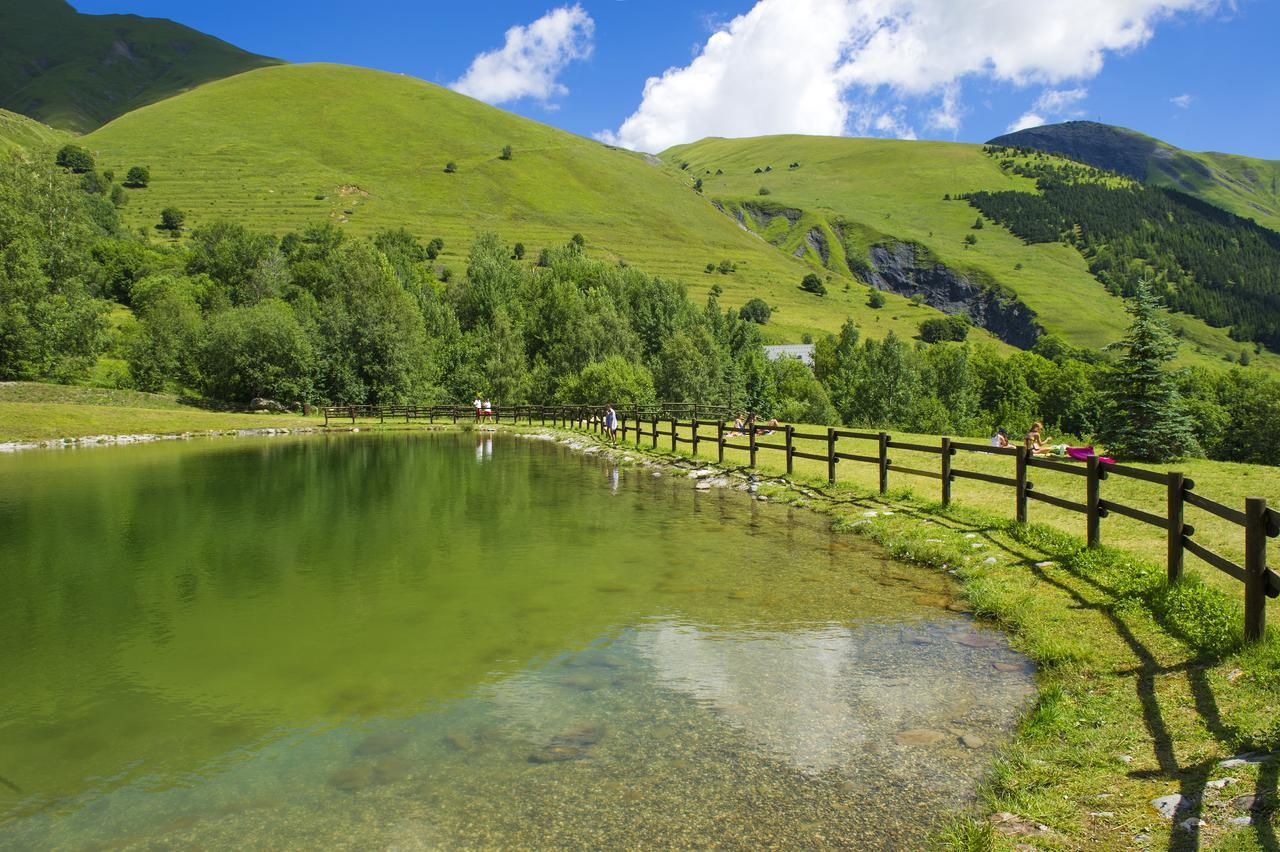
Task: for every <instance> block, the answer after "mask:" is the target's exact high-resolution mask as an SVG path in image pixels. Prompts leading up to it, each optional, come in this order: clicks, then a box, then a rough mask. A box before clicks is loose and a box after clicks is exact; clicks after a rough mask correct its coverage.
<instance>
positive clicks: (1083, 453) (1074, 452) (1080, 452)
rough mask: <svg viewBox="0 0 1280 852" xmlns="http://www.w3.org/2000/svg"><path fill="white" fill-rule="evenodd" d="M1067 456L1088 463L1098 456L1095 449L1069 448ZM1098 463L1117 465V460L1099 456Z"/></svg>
mask: <svg viewBox="0 0 1280 852" xmlns="http://www.w3.org/2000/svg"><path fill="white" fill-rule="evenodd" d="M1067 455H1068V456H1070V457H1071V458H1073V459H1075V460H1076V461H1088V460H1089V458H1090V457H1091V456H1095V455H1098V454H1097V453H1095V452H1094V451H1093V447H1067ZM1098 461H1100V462H1102V463H1103V464H1115V463H1116V460H1115V459H1113V458H1108V457H1107V456H1098Z"/></svg>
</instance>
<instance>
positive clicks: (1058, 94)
mask: <svg viewBox="0 0 1280 852" xmlns="http://www.w3.org/2000/svg"><path fill="white" fill-rule="evenodd" d="M1088 96H1089V90H1088V89H1086V88H1084V87H1083V86H1082V87H1079V88H1076V89H1045V90H1044V91H1043V92H1041V93H1040V97H1038V98H1036V102H1035V103H1034V104H1032V106H1031V109H1029V110H1027V111H1026V112H1024V113H1023V114H1022V115H1020V116H1018V118H1016V119H1014V121H1013V122H1012V123H1011V124H1010V125H1009V128H1008V130H1009V132H1010V133H1014V132H1016V131H1019V130H1026V129H1027V128H1028V127H1039V126H1040V125H1042V124H1048V123H1049V122H1050V121H1057V120H1059V119H1063V118H1076V117H1078V116H1081V115H1084V112H1083V111H1081V110H1080V109H1079V108H1078V104H1079V103H1080V101H1082V100H1084V99H1085V98H1087V97H1088Z"/></svg>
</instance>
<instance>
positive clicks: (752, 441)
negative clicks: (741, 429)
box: [747, 421, 756, 467]
mask: <svg viewBox="0 0 1280 852" xmlns="http://www.w3.org/2000/svg"><path fill="white" fill-rule="evenodd" d="M748 423H749V424H750V425H748V426H747V446H748V447H750V448H751V449H750V450H749V452H750V453H751V462H750V466H751V467H755V466H756V427H755V424H754V423H753V422H751V421H748Z"/></svg>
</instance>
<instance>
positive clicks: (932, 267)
mask: <svg viewBox="0 0 1280 852" xmlns="http://www.w3.org/2000/svg"><path fill="white" fill-rule="evenodd" d="M868 259H869V260H870V265H869V268H865V269H853V267H854V263H853V262H850V264H849V265H850V269H851V270H852V271H853V272H854V274H855V275H858V276H859V277H861V278H862V279H864V280H865V281H866V282H867V283H868V284H870V285H871V286H872V287H875V288H876V289H878V290H888V291H889V292H891V293H897V294H899V295H902V296H920V297H921V298H922V299H923V300H924V303H925V304H926V305H929V306H931V307H934V308H937V309H938V310H940V311H942V312H943V313H945V314H965V315H967V316H968V317H969V319H970V320H971V321H972V322H973V324H974V325H975V326H977V327H979V328H985V329H986V330H987V331H989V332H991V333H992V334H994V335H995V336H996V337H998V338H1000V339H1001V340H1003V341H1005V342H1006V343H1009V344H1012V345H1013V346H1017V347H1019V348H1022V349H1029V348H1031V346H1032V345H1033V344H1034V343H1035V342H1036V339H1037V338H1038V337H1039V336H1040V335H1041V334H1042V333H1043V331H1044V330H1043V329H1042V328H1041V327H1040V324H1039V323H1038V322H1037V321H1036V316H1035V312H1034V311H1032V310H1031V309H1030V308H1028V307H1027V306H1026V305H1024V304H1022V303H1021V302H1019V301H1018V300H1017V299H1015V298H1013V297H1012V296H1009V295H1007V294H1004V293H1001V292H1000V291H999V290H997V289H996V288H994V287H991V286H986V285H984V284H982V283H981V282H978V281H975V280H973V278H971V277H970V276H967V275H961V274H960V273H958V272H956V271H955V270H953V269H951V268H950V267H948V266H946V265H945V264H943V263H938V262H937V261H935V260H933V259H931V258H929V257H928V255H927V253H926V252H925V251H924V250H923V249H921V248H919V247H917V246H914V245H912V244H911V243H902V242H896V243H890V244H887V245H876V246H872V247H871V251H870V255H869V258H868Z"/></svg>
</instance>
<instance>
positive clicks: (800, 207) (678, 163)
mask: <svg viewBox="0 0 1280 852" xmlns="http://www.w3.org/2000/svg"><path fill="white" fill-rule="evenodd" d="M662 158H663V159H664V160H665V161H666V162H667V163H668V164H669V167H670V168H672V169H679V170H681V173H682V174H687V175H695V176H698V177H701V178H702V180H703V190H704V192H705V193H706V195H707V196H708V197H709V198H711V199H713V200H714V201H715V202H716V203H717V204H719V205H720V207H721V208H722V209H723V210H724V211H725V212H726V213H727V214H729V215H731V216H732V217H734V218H735V219H737V220H738V221H739V222H741V223H742V225H743V227H746V228H748V229H750V230H751V231H753V232H754V233H757V234H759V235H760V236H761V237H762V238H763V239H765V240H767V241H769V242H771V243H772V244H774V245H775V246H776V247H778V248H779V249H781V250H782V251H783V252H785V253H787V254H796V255H800V256H803V257H806V258H808V259H809V260H810V261H811V262H812V263H815V264H821V265H823V266H825V267H826V268H827V270H828V271H829V273H830V274H832V275H833V276H839V277H846V278H849V279H851V280H855V281H870V282H872V283H874V285H875V286H877V287H880V288H884V289H889V290H892V291H895V292H899V293H903V294H917V295H918V296H920V297H921V298H923V299H924V300H925V301H926V302H927V303H928V304H932V305H936V306H938V307H939V308H941V309H943V310H945V311H947V312H949V313H957V312H961V311H963V312H966V313H969V314H970V315H971V316H974V317H975V318H976V319H977V320H978V321H979V322H983V323H985V324H986V325H988V326H989V327H992V328H994V329H995V330H996V331H997V332H999V333H1000V334H1001V335H1002V336H1003V337H1004V338H1005V339H1008V340H1011V341H1013V342H1015V343H1017V344H1018V345H1026V343H1027V334H1028V329H1027V328H1026V325H1027V322H1028V321H1029V322H1031V323H1034V324H1035V325H1037V326H1039V327H1040V328H1042V329H1043V330H1044V331H1047V332H1050V333H1053V334H1056V335H1059V336H1060V337H1062V338H1063V339H1064V340H1066V341H1067V342H1069V343H1071V344H1073V345H1075V346H1081V347H1088V348H1091V349H1098V348H1101V347H1103V346H1106V345H1108V344H1109V343H1112V342H1114V341H1116V340H1119V339H1120V337H1121V336H1122V335H1123V333H1124V329H1125V326H1126V324H1127V322H1128V318H1127V316H1126V314H1125V313H1124V309H1123V301H1122V298H1121V296H1120V295H1118V294H1117V292H1115V288H1112V289H1110V290H1109V289H1108V287H1107V286H1105V285H1104V284H1103V283H1102V282H1101V281H1100V280H1099V279H1098V278H1097V277H1096V276H1095V274H1094V273H1093V271H1092V269H1091V263H1090V260H1089V259H1087V258H1086V257H1085V256H1084V255H1083V254H1082V253H1081V251H1080V250H1079V249H1078V248H1077V246H1075V245H1074V244H1071V243H1070V242H1069V241H1066V240H1049V241H1027V240H1025V239H1024V238H1023V237H1022V236H1019V235H1018V234H1015V233H1013V232H1012V231H1010V230H1007V229H1005V228H1003V227H999V226H997V225H992V224H990V223H989V222H987V220H986V219H985V218H984V217H983V216H982V215H981V213H980V211H979V210H977V209H975V208H974V207H973V206H971V204H970V203H969V201H968V200H967V198H964V197H962V196H968V195H969V194H972V193H980V192H986V193H1004V192H1016V193H1019V194H1022V195H1025V196H1027V197H1034V196H1033V194H1035V193H1037V192H1038V190H1037V185H1036V178H1035V176H1034V175H1031V174H1025V173H1019V171H1018V170H1016V169H1011V168H1009V167H1007V165H1005V164H1004V163H1002V161H1001V158H999V157H996V156H992V155H990V154H989V153H987V152H986V151H985V150H984V148H983V146H980V145H964V144H956V143H946V142H906V141H898V140H886V139H849V138H836V137H808V136H772V137H761V138H755V139H705V140H702V141H700V142H696V143H693V144H690V145H681V146H677V147H675V148H672V149H670V150H668V151H666V152H664V153H663V154H662ZM1045 162H1047V163H1054V164H1056V165H1057V166H1059V167H1061V168H1063V169H1066V170H1071V169H1073V168H1074V169H1077V170H1084V169H1085V168H1086V167H1083V166H1076V165H1075V164H1072V163H1070V162H1068V161H1066V160H1060V159H1058V158H1053V157H1049V158H1045ZM1090 171H1092V170H1090ZM762 193H764V194H762ZM979 224H981V225H982V227H980V228H976V227H975V225H979ZM1171 319H1172V321H1173V323H1174V325H1175V327H1176V328H1178V329H1179V331H1180V333H1181V334H1182V336H1183V338H1184V341H1185V345H1184V347H1183V355H1182V358H1183V363H1186V364H1202V365H1205V366H1213V365H1221V364H1222V363H1223V360H1224V359H1226V358H1232V359H1235V358H1239V357H1240V355H1241V353H1242V352H1243V351H1244V350H1245V349H1248V350H1250V352H1252V349H1253V347H1252V345H1251V344H1246V343H1242V342H1240V341H1236V340H1232V339H1231V338H1230V337H1229V335H1228V329H1227V328H1214V327H1210V326H1209V325H1207V324H1206V323H1205V322H1204V321H1203V320H1201V319H1198V318H1196V317H1195V316H1191V315H1189V314H1185V313H1179V314H1174V315H1172V317H1171ZM1254 363H1266V364H1268V365H1270V366H1273V367H1277V366H1280V358H1277V357H1276V356H1274V355H1272V354H1263V355H1261V356H1258V357H1255V358H1254Z"/></svg>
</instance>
